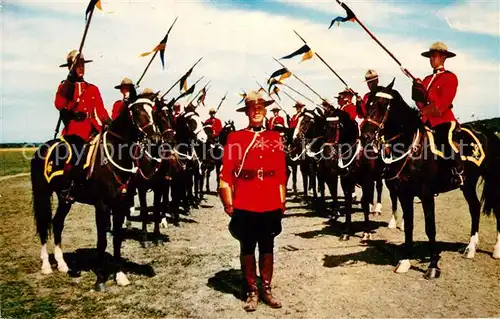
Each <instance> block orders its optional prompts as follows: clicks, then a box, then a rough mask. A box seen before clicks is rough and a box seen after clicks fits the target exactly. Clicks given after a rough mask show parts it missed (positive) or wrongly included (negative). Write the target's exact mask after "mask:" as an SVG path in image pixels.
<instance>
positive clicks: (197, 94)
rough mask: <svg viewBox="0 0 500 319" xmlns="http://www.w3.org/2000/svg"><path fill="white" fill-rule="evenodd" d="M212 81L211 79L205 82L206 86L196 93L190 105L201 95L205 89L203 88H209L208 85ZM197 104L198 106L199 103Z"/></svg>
mask: <svg viewBox="0 0 500 319" xmlns="http://www.w3.org/2000/svg"><path fill="white" fill-rule="evenodd" d="M210 82H211V81H208V82H207V84H205V86H204V87H203V88H202V89H201V90H199V91H198V93H196V95H195V96H194V97H193V99H192V100H191V101H189V103H188V105H189V104H190V103H193V101H194V100H195V99H196V98H197V97H198V96H199V95H200V93H201V92H202V91H203V89H206V88H207V86H208V85H209V84H210ZM197 106H198V105H197Z"/></svg>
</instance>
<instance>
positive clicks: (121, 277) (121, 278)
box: [115, 271, 130, 287]
mask: <svg viewBox="0 0 500 319" xmlns="http://www.w3.org/2000/svg"><path fill="white" fill-rule="evenodd" d="M115 280H116V284H117V285H118V286H121V287H125V286H128V285H130V281H129V280H128V278H127V276H126V275H125V274H124V273H123V272H122V271H120V272H118V273H116V277H115Z"/></svg>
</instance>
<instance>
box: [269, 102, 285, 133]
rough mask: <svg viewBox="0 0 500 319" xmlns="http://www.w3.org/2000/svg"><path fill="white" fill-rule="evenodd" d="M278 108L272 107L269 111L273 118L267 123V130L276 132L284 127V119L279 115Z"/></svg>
mask: <svg viewBox="0 0 500 319" xmlns="http://www.w3.org/2000/svg"><path fill="white" fill-rule="evenodd" d="M280 110H281V109H280V108H279V107H274V108H273V109H272V110H271V111H272V112H273V116H272V117H271V118H270V119H269V120H268V121H267V129H268V130H276V129H278V128H280V127H281V128H283V127H285V119H284V118H283V117H282V116H281V115H280Z"/></svg>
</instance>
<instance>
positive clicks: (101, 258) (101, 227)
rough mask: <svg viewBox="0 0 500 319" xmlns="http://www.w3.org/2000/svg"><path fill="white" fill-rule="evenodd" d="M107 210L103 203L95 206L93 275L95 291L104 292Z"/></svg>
mask: <svg viewBox="0 0 500 319" xmlns="http://www.w3.org/2000/svg"><path fill="white" fill-rule="evenodd" d="M109 213H110V212H109V208H108V207H107V206H106V205H105V204H104V203H102V202H101V203H98V204H96V206H95V219H96V226H97V266H96V269H95V273H96V276H97V280H96V283H95V290H96V291H104V290H106V280H107V279H108V273H107V267H106V247H107V246H108V240H107V238H106V230H107V228H108V224H109ZM113 227H121V225H119V224H114V225H113Z"/></svg>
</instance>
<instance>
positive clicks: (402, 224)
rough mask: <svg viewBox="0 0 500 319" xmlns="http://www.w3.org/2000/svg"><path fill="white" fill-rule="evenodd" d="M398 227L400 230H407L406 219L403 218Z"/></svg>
mask: <svg viewBox="0 0 500 319" xmlns="http://www.w3.org/2000/svg"><path fill="white" fill-rule="evenodd" d="M398 229H399V230H400V231H405V222H404V220H403V221H401V225H399V227H398Z"/></svg>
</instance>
